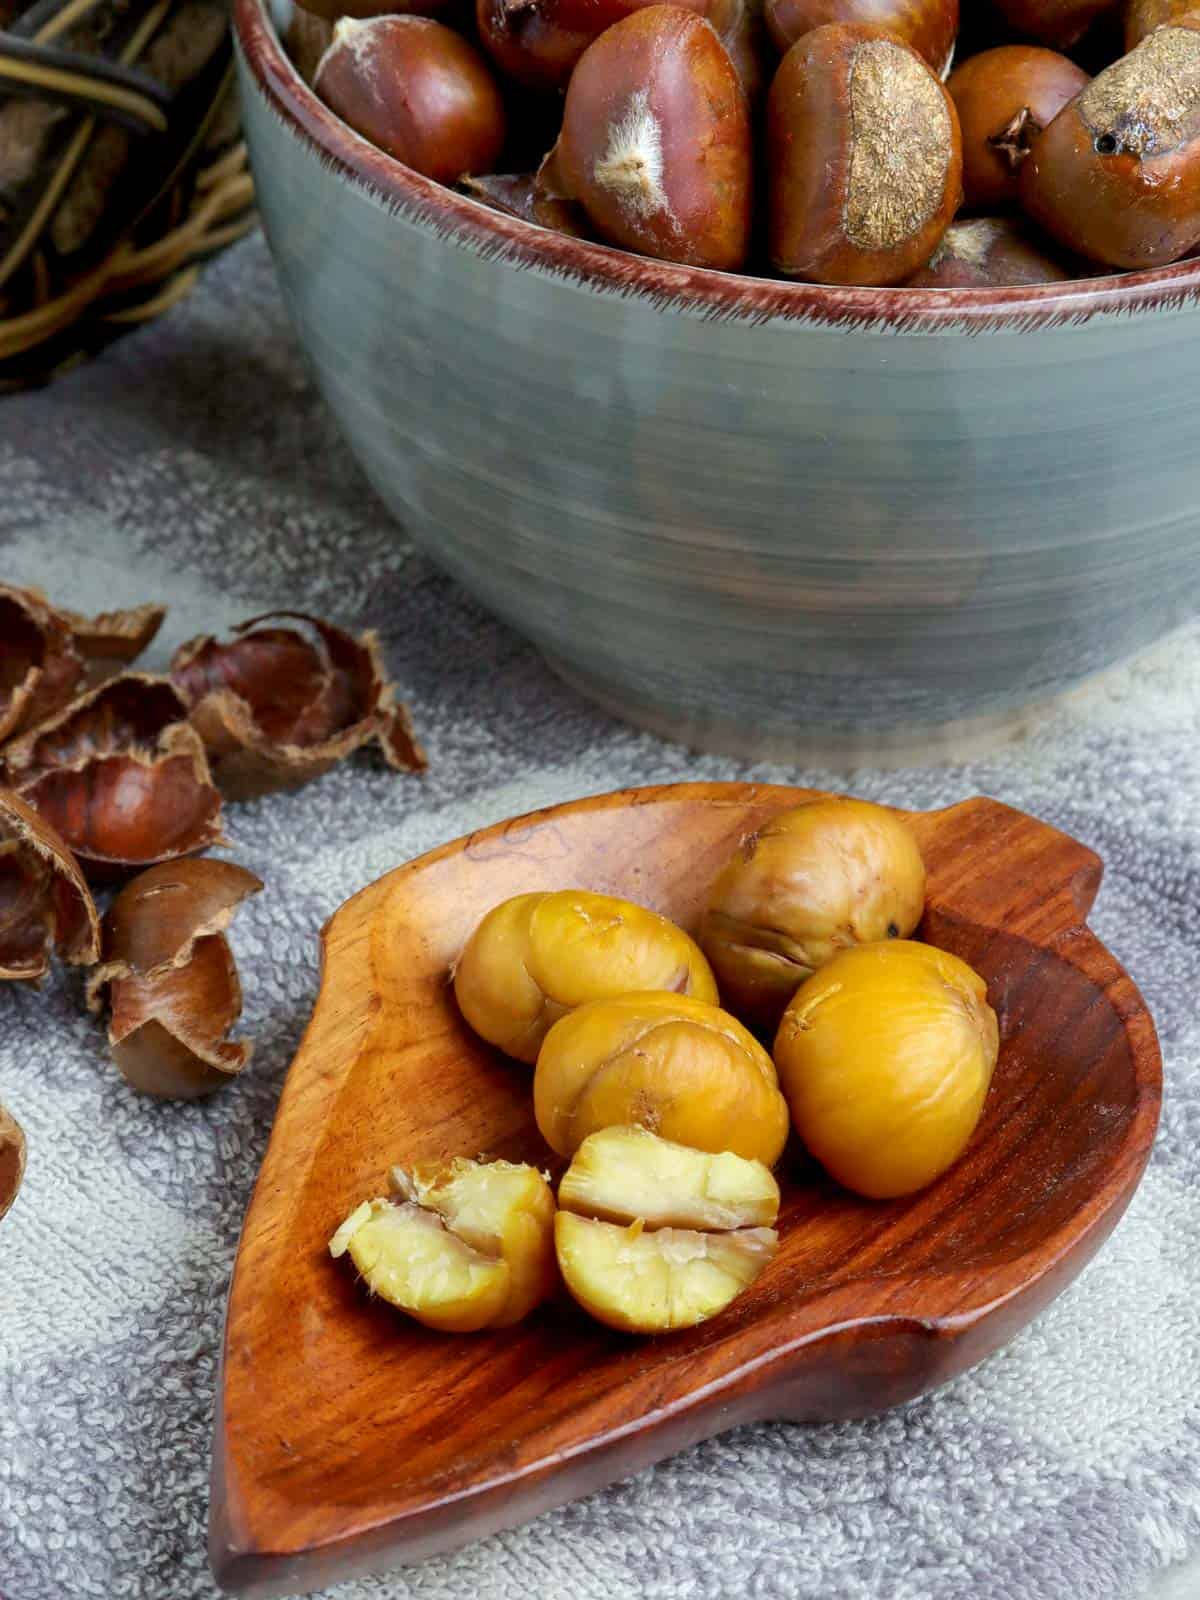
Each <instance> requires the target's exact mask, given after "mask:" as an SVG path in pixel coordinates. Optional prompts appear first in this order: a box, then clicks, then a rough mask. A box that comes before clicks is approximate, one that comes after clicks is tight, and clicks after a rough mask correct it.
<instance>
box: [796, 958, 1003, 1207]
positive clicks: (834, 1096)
mask: <svg viewBox="0 0 1200 1600" xmlns="http://www.w3.org/2000/svg"><path fill="white" fill-rule="evenodd" d="M999 1038H1000V1034H999V1025H998V1023H997V1020H996V1014H995V1012H994V1011H993V1010H992V1008H991V1006H989V1005H988V1003H987V985H986V984H985V983H984V981H983V979H982V978H981V977H980V976H979V974H978V973H977V972H975V971H974V970H973V969H972V968H971V967H969V966H968V965H967V964H966V962H965V961H960V960H959V959H958V957H957V956H953V955H951V954H950V953H949V952H948V951H945V950H937V949H935V948H934V947H933V946H931V945H927V944H918V943H917V942H915V941H913V940H907V939H905V940H892V941H889V942H887V943H883V944H873V945H861V946H859V947H858V948H857V949H854V950H845V951H843V952H842V953H841V954H840V955H838V956H836V957H835V958H834V959H833V960H832V961H830V962H828V963H827V964H826V965H825V966H823V967H822V968H821V970H820V971H819V972H817V973H815V974H814V975H813V976H812V977H811V978H810V979H809V980H808V982H807V983H805V984H804V985H803V986H802V987H801V988H800V989H799V990H798V991H797V992H796V995H795V997H794V998H793V1000H792V1002H791V1004H790V1005H789V1006H788V1008H787V1010H786V1012H785V1013H784V1016H783V1020H782V1022H781V1023H780V1025H779V1033H778V1035H777V1037H776V1040H775V1061H776V1064H777V1065H778V1068H779V1077H780V1082H781V1084H782V1086H783V1091H784V1094H785V1095H786V1096H787V1100H788V1104H789V1105H790V1107H791V1112H792V1121H793V1123H794V1125H795V1128H796V1132H797V1133H798V1134H799V1135H800V1137H801V1139H803V1141H804V1143H805V1145H806V1146H807V1147H808V1149H809V1150H810V1152H811V1153H812V1154H813V1155H814V1156H815V1157H816V1159H817V1160H818V1161H819V1162H820V1163H821V1165H822V1166H823V1167H825V1168H826V1170H827V1171H828V1172H829V1173H831V1174H832V1176H833V1177H835V1178H836V1179H837V1180H838V1181H839V1183H843V1184H845V1186H846V1188H848V1189H853V1190H855V1191H856V1192H857V1193H859V1194H864V1195H869V1196H871V1197H873V1198H877V1199H885V1198H890V1197H892V1196H896V1195H904V1194H911V1193H913V1192H914V1191H915V1190H917V1189H922V1188H924V1187H925V1185H926V1184H929V1183H932V1182H933V1180H934V1179H935V1178H937V1177H938V1176H940V1174H941V1173H943V1172H945V1171H946V1169H947V1168H948V1167H950V1166H951V1165H953V1163H954V1162H955V1161H957V1160H958V1158H959V1156H960V1155H962V1153H963V1150H964V1149H965V1148H966V1145H967V1142H968V1140H969V1139H970V1137H971V1135H972V1133H973V1132H974V1131H975V1127H976V1125H977V1124H978V1122H979V1118H980V1116H981V1114H982V1112H983V1104H984V1100H985V1098H986V1096H987V1092H988V1086H989V1084H990V1083H991V1080H992V1073H993V1071H994V1069H995V1066H996V1058H997V1055H998V1052H999Z"/></svg>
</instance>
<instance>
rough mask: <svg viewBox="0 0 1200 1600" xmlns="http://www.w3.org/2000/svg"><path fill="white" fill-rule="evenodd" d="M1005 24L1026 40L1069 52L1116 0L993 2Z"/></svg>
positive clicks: (1016, 0) (1011, 0)
mask: <svg viewBox="0 0 1200 1600" xmlns="http://www.w3.org/2000/svg"><path fill="white" fill-rule="evenodd" d="M995 3H996V6H997V9H998V10H999V11H1000V12H1001V13H1002V15H1003V16H1004V18H1005V19H1006V21H1007V22H1008V23H1009V24H1010V25H1011V26H1012V27H1013V28H1015V29H1016V31H1017V32H1018V33H1022V34H1024V35H1025V36H1026V38H1029V39H1036V40H1037V41H1038V42H1039V43H1040V44H1048V45H1049V46H1050V47H1051V49H1053V50H1069V49H1070V47H1071V46H1072V45H1073V44H1077V43H1078V42H1079V40H1080V39H1082V38H1083V36H1084V34H1085V33H1086V32H1087V31H1088V29H1089V28H1090V27H1091V25H1092V23H1093V22H1095V21H1096V19H1097V18H1098V17H1102V16H1103V15H1104V13H1105V12H1106V11H1115V10H1116V8H1117V5H1118V4H1119V3H1120V0H995Z"/></svg>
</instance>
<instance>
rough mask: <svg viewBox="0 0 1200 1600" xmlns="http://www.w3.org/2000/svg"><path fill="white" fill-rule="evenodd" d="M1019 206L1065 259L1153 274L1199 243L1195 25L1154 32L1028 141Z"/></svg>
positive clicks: (1199, 103) (1199, 33)
mask: <svg viewBox="0 0 1200 1600" xmlns="http://www.w3.org/2000/svg"><path fill="white" fill-rule="evenodd" d="M1019 195H1020V200H1021V204H1022V206H1023V207H1024V209H1025V210H1026V212H1028V214H1029V215H1030V216H1031V217H1032V218H1033V219H1034V221H1035V222H1037V223H1039V224H1040V225H1041V226H1042V227H1043V228H1045V230H1046V231H1047V233H1049V234H1051V235H1052V236H1053V237H1054V238H1056V239H1057V240H1059V242H1060V243H1062V244H1064V245H1066V247H1067V248H1068V249H1069V250H1073V251H1075V252H1076V253H1077V254H1079V255H1082V256H1087V257H1089V258H1090V259H1091V260H1093V261H1098V262H1101V263H1103V264H1104V265H1106V266H1111V267H1132V268H1137V267H1161V266H1165V265H1166V264H1167V263H1168V262H1171V261H1177V260H1178V259H1179V258H1180V257H1181V256H1184V255H1186V254H1187V252H1188V251H1189V250H1190V249H1191V248H1192V247H1193V246H1194V245H1195V244H1196V243H1197V241H1198V240H1200V25H1197V26H1196V27H1192V26H1186V25H1185V26H1181V27H1166V28H1158V29H1156V30H1155V32H1154V33H1151V34H1148V35H1147V36H1146V38H1145V39H1143V40H1142V42H1141V44H1139V45H1138V46H1137V48H1136V49H1135V50H1133V51H1131V52H1130V54H1129V55H1127V56H1123V57H1122V58H1121V59H1120V60H1119V61H1117V62H1114V64H1113V65H1112V66H1111V67H1108V68H1106V69H1105V71H1103V72H1101V73H1100V74H1099V75H1098V76H1097V77H1096V78H1094V79H1093V80H1092V81H1091V83H1089V84H1088V86H1087V88H1086V89H1084V91H1083V93H1082V94H1080V95H1078V96H1077V98H1076V99H1074V100H1072V102H1071V103H1070V105H1068V106H1066V107H1064V109H1063V110H1062V111H1060V112H1059V114H1058V116H1057V117H1055V119H1054V121H1053V122H1052V123H1051V124H1050V125H1049V127H1048V128H1046V129H1045V130H1044V132H1042V133H1041V134H1039V135H1038V136H1037V138H1035V139H1034V141H1033V143H1032V145H1031V147H1030V152H1029V158H1028V160H1027V161H1026V162H1025V163H1024V165H1023V166H1022V168H1021V173H1020V178H1019Z"/></svg>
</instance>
